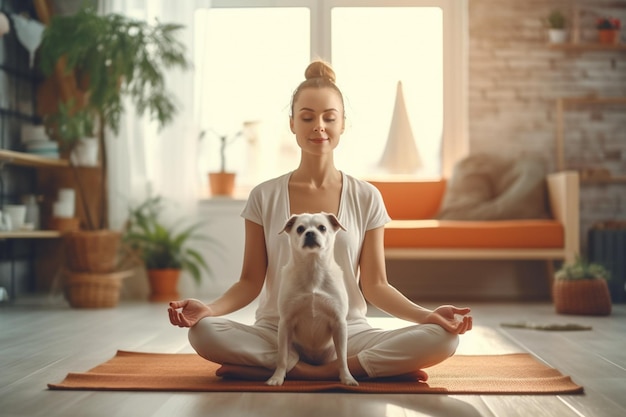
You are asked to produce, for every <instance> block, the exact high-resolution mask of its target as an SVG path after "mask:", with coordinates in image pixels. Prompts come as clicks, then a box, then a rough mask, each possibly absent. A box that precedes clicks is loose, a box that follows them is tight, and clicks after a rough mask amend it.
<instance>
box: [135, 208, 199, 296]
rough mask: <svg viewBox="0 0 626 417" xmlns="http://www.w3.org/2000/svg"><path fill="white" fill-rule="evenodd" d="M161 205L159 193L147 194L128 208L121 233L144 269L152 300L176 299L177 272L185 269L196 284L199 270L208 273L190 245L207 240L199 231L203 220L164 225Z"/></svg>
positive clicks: (178, 273) (197, 253)
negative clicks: (157, 194) (138, 203)
mask: <svg viewBox="0 0 626 417" xmlns="http://www.w3.org/2000/svg"><path fill="white" fill-rule="evenodd" d="M163 208H164V206H163V199H162V198H161V197H160V196H154V197H152V196H150V197H148V198H147V199H146V200H145V201H144V202H143V203H142V204H140V205H139V206H138V207H135V208H131V209H130V210H129V217H128V221H127V223H126V227H125V230H124V234H123V243H124V245H125V247H126V248H128V250H129V251H130V254H131V255H133V257H135V258H137V259H139V260H140V261H141V263H143V265H145V268H146V270H147V271H148V277H149V279H150V285H151V294H150V300H152V301H169V300H175V299H178V298H179V294H178V292H177V290H176V288H177V284H178V279H179V275H180V272H181V271H187V272H189V274H190V275H191V277H192V278H193V279H194V281H195V282H196V284H200V282H201V279H202V272H203V271H205V272H207V273H209V272H210V268H209V266H208V264H207V263H206V261H205V260H204V258H203V257H202V255H201V254H200V253H199V252H198V251H197V250H196V249H194V248H192V244H193V243H194V242H195V243H197V242H201V241H211V239H210V238H209V237H207V236H206V235H203V234H201V233H199V229H200V228H201V227H202V226H203V225H204V223H195V224H191V225H187V226H184V225H183V223H182V222H179V223H177V224H175V225H174V226H169V227H168V226H166V225H165V224H164V223H163V222H162V221H161V215H162V211H163ZM161 281H163V282H162V283H161ZM161 285H163V286H164V287H163V288H162V287H161Z"/></svg>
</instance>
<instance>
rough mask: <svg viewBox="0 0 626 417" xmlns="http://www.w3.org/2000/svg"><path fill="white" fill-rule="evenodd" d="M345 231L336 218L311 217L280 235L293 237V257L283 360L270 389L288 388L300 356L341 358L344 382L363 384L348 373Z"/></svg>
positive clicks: (285, 296)
mask: <svg viewBox="0 0 626 417" xmlns="http://www.w3.org/2000/svg"><path fill="white" fill-rule="evenodd" d="M340 229H341V230H346V229H345V228H344V227H343V226H342V225H341V224H340V223H339V221H338V220H337V218H336V217H335V216H334V215H333V214H327V213H316V214H308V213H305V214H300V215H295V216H292V217H291V218H290V219H289V220H288V221H287V224H286V225H285V228H284V229H283V230H282V231H281V232H280V233H282V232H287V233H288V234H289V241H290V244H291V258H290V259H289V261H288V262H287V264H286V265H285V266H284V267H283V270H282V274H283V275H282V282H281V286H280V289H279V294H278V310H279V313H280V319H279V322H278V359H277V364H276V371H275V372H274V375H272V377H271V378H270V379H268V380H267V384H268V385H282V383H283V382H284V380H285V375H286V373H287V363H288V358H289V357H294V356H297V357H298V358H302V359H303V360H305V361H306V362H308V363H312V364H322V363H327V362H330V361H331V360H333V359H335V357H336V358H337V359H338V360H339V377H340V379H341V382H342V383H344V384H346V385H358V383H357V381H356V380H355V379H354V377H353V376H352V375H351V374H350V371H349V370H348V363H347V362H348V360H347V345H348V331H347V324H346V316H347V314H348V294H347V292H346V287H345V283H344V278H343V271H342V270H341V268H340V267H339V265H338V264H337V262H335V258H334V250H333V248H334V243H335V235H336V233H337V232H338V231H339V230H340ZM333 343H334V348H333Z"/></svg>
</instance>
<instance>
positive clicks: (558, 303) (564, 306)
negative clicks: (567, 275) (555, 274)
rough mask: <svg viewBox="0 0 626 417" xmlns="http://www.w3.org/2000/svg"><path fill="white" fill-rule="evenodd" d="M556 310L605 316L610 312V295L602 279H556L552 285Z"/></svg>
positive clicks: (563, 312)
mask: <svg viewBox="0 0 626 417" xmlns="http://www.w3.org/2000/svg"><path fill="white" fill-rule="evenodd" d="M552 297H553V299H554V306H555V308H556V312H557V313H560V314H580V315H591V316H606V315H609V314H611V296H610V294H609V287H608V285H607V283H606V281H605V280H604V279H600V278H597V279H577V280H563V279H557V280H555V281H554V285H553V287H552Z"/></svg>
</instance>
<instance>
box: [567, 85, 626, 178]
mask: <svg viewBox="0 0 626 417" xmlns="http://www.w3.org/2000/svg"><path fill="white" fill-rule="evenodd" d="M607 105H609V106H611V105H626V97H598V96H581V97H561V98H558V99H557V100H556V135H555V138H556V167H557V169H558V170H559V171H563V170H565V169H566V167H565V151H564V148H565V121H564V117H565V111H566V110H567V108H568V107H573V106H607ZM581 182H583V183H587V184H610V183H615V184H621V183H624V184H626V175H616V176H610V177H607V178H581Z"/></svg>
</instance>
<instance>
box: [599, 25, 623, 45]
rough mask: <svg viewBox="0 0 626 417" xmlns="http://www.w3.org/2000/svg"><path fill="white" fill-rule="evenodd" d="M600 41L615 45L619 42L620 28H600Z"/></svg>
mask: <svg viewBox="0 0 626 417" xmlns="http://www.w3.org/2000/svg"><path fill="white" fill-rule="evenodd" d="M598 42H600V43H602V44H605V45H615V44H617V43H619V30H615V29H602V30H598Z"/></svg>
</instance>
